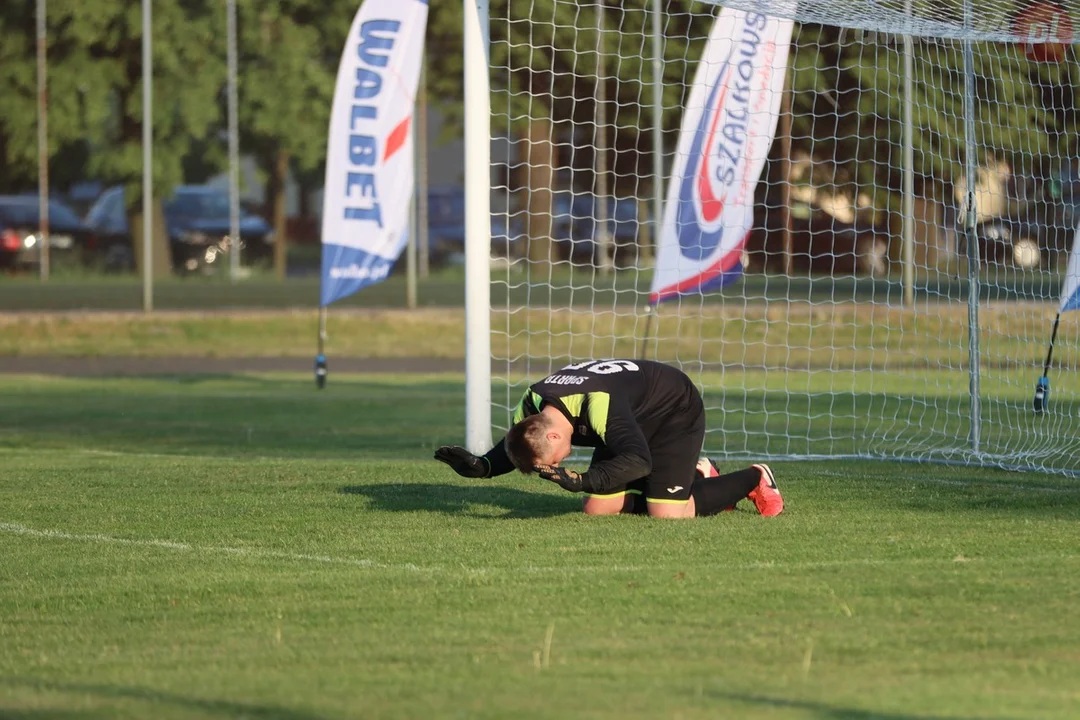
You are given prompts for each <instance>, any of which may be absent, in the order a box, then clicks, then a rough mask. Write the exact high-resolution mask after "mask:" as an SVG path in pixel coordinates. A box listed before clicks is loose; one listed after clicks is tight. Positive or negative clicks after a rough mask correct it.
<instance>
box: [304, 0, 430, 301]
mask: <svg viewBox="0 0 1080 720" xmlns="http://www.w3.org/2000/svg"><path fill="white" fill-rule="evenodd" d="M427 14H428V4H427V0H366V1H365V2H364V4H363V5H362V6H361V7H360V10H359V11H357V13H356V18H355V19H353V24H352V28H351V29H350V30H349V39H348V42H347V43H346V45H345V50H344V52H343V53H342V57H341V64H340V65H339V66H338V75H337V84H336V86H335V89H334V105H333V110H332V111H331V115H330V136H329V142H328V144H327V155H326V189H325V193H326V194H325V197H324V199H323V220H322V292H321V298H320V302H321V304H322V305H329V304H330V303H332V302H334V301H335V300H338V299H340V298H343V297H345V296H346V295H351V294H352V293H354V292H356V291H357V290H359V289H360V288H362V287H365V286H367V285H372V284H374V283H377V282H380V281H382V280H385V279H386V277H387V276H388V275H389V274H390V269H391V268H392V267H393V266H394V262H395V261H396V260H397V258H398V256H399V255H401V251H402V249H403V248H404V247H405V243H406V241H407V239H408V226H409V209H410V205H411V203H412V196H413V191H414V189H415V184H414V178H413V164H414V163H413V152H414V148H413V140H412V138H413V133H412V130H411V125H412V119H413V108H414V107H415V98H416V87H417V84H418V82H419V79H420V66H421V62H422V60H423V53H424V35H425V26H426V24H427Z"/></svg>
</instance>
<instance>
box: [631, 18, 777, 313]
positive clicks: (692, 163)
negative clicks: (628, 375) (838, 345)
mask: <svg viewBox="0 0 1080 720" xmlns="http://www.w3.org/2000/svg"><path fill="white" fill-rule="evenodd" d="M791 28H792V22H791V20H785V19H779V18H771V17H768V16H765V15H759V14H757V13H748V12H745V11H742V10H732V9H729V8H724V9H723V10H722V11H721V12H720V14H719V15H718V16H717V18H716V21H715V22H714V23H713V29H712V33H711V34H710V36H709V43H708V45H707V46H706V48H705V52H704V54H703V55H702V56H701V61H700V64H699V65H698V69H697V72H696V73H695V74H694V85H693V87H692V88H691V90H690V97H689V99H688V102H687V105H686V110H685V112H684V113H683V121H682V130H681V132H680V135H679V145H678V149H677V153H676V156H675V162H674V165H673V167H672V173H671V184H670V185H669V186H668V193H667V203H666V205H665V209H664V220H663V224H662V225H661V227H660V237H659V242H658V250H657V256H656V270H655V273H654V275H653V282H652V291H651V293H650V294H649V302H650V303H651V304H656V303H657V302H660V301H662V300H666V299H668V298H672V297H675V296H678V295H682V294H685V293H696V292H702V291H704V290H706V289H710V288H715V287H720V286H722V285H725V284H727V283H728V282H731V281H732V280H735V279H736V278H738V277H739V276H740V275H741V274H742V270H743V267H742V254H743V249H744V246H745V245H746V238H747V236H748V235H749V233H750V229H751V227H752V225H753V221H754V190H755V188H756V187H757V183H758V179H759V177H760V176H761V171H762V168H763V167H764V166H765V160H766V158H767V156H768V154H769V148H770V147H771V146H772V141H773V135H774V134H775V132H776V121H777V118H778V117H779V114H780V99H781V96H782V94H783V88H784V78H785V76H786V72H787V59H788V50H789V48H790V45H791Z"/></svg>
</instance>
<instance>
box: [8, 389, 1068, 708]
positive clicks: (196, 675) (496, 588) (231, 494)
mask: <svg viewBox="0 0 1080 720" xmlns="http://www.w3.org/2000/svg"><path fill="white" fill-rule="evenodd" d="M778 392H779V391H778ZM463 394H464V391H463V382H462V379H461V378H460V377H458V376H406V375H395V376H362V377H361V376H356V377H345V376H342V375H336V376H333V377H332V378H331V384H330V386H329V387H328V389H327V390H326V391H323V392H321V393H318V392H316V391H315V390H314V389H313V388H312V385H311V379H310V377H309V376H307V375H304V376H299V375H279V376H270V375H236V376H218V377H212V376H183V377H165V378H135V379H133V378H104V379H100V378H99V379H63V378H44V377H14V376H0V408H2V412H0V717H12V718H76V717H77V718H83V717H108V718H148V717H154V718H206V717H211V718H225V717H254V718H286V719H291V720H314V719H316V718H344V717H356V718H431V717H440V718H441V717H469V718H526V717H529V718H540V717H545V718H566V717H589V718H629V717H642V718H656V717H664V718H676V717H678V718H717V717H730V718H825V719H829V720H834V719H840V718H857V719H859V720H863V719H867V720H868V719H870V718H885V719H887V720H908V719H914V718H921V719H925V718H1036V717H1037V718H1075V717H1076V716H1077V708H1078V707H1080V687H1078V685H1077V682H1076V678H1077V677H1080V654H1078V651H1077V648H1080V619H1078V617H1077V614H1076V612H1075V608H1076V607H1077V606H1078V603H1080V526H1078V524H1077V516H1078V511H1080V485H1078V484H1077V481H1076V480H1075V479H1073V480H1069V479H1067V478H1062V477H1059V476H1047V475H1039V474H1017V473H1008V472H1004V471H997V470H980V469H971V468H956V467H946V466H936V465H931V466H927V465H915V464H898V463H872V462H827V463H823V462H799V463H776V464H774V469H775V470H776V474H777V481H778V483H779V484H780V487H781V489H782V490H783V492H784V495H785V499H786V501H787V511H786V512H785V513H784V514H783V515H781V516H780V517H778V518H773V519H764V518H761V517H759V516H758V515H757V514H756V513H755V512H753V511H752V508H751V507H750V506H749V505H748V504H747V503H745V502H744V503H743V506H742V507H740V508H739V511H737V512H734V513H725V514H723V515H720V516H717V517H713V518H706V519H698V520H693V521H687V522H674V521H666V522H665V521H650V520H648V519H646V518H639V517H614V518H586V517H584V516H582V515H581V514H580V512H578V509H579V503H580V500H579V498H577V497H575V496H572V495H570V494H568V493H565V492H563V491H561V490H560V489H559V488H557V487H555V486H554V485H551V484H545V483H543V482H541V481H539V480H537V479H535V478H521V477H519V476H506V477H503V478H498V479H491V480H465V479H463V478H459V477H457V476H456V475H454V474H453V473H452V472H451V471H450V470H449V469H448V468H446V467H444V466H442V465H439V464H437V463H435V462H434V461H432V460H431V459H430V457H431V452H432V450H433V449H434V448H435V447H436V446H438V445H439V444H443V443H451V442H460V440H461V438H462V435H463V429H462V427H463V421H464V411H463ZM734 467H735V466H733V465H730V464H729V465H728V466H726V467H725V468H722V469H734Z"/></svg>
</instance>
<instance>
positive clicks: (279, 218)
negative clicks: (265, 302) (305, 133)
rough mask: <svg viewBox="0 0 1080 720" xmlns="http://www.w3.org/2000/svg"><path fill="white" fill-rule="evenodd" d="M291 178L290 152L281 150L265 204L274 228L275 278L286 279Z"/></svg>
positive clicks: (267, 185)
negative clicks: (288, 185) (287, 201)
mask: <svg viewBox="0 0 1080 720" xmlns="http://www.w3.org/2000/svg"><path fill="white" fill-rule="evenodd" d="M288 176H289V152H288V151H287V150H281V149H279V150H278V151H277V154H276V155H275V156H274V164H273V167H272V169H271V172H270V180H269V182H267V183H266V197H265V199H264V204H265V206H266V210H267V212H268V213H269V215H270V224H271V225H273V227H274V276H275V277H276V278H277V279H278V280H284V279H285V272H286V269H287V263H288V254H289V229H288V218H287V216H286V207H285V181H286V180H287V179H288Z"/></svg>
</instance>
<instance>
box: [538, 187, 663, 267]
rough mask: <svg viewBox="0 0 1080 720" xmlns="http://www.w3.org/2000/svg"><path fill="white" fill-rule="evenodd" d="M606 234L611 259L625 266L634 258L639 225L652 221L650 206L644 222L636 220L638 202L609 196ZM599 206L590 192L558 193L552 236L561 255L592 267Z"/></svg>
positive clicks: (553, 216)
mask: <svg viewBox="0 0 1080 720" xmlns="http://www.w3.org/2000/svg"><path fill="white" fill-rule="evenodd" d="M605 205H606V208H607V213H606V214H607V231H608V237H609V239H610V241H611V243H612V246H613V247H612V254H613V260H614V261H615V263H616V264H618V265H628V264H632V263H633V262H635V260H636V257H637V250H638V242H639V234H640V232H641V225H642V224H645V223H649V222H651V221H652V220H651V209H652V208H651V207H650V208H648V210H649V211H650V212H649V213H647V215H648V216H647V217H646V218H644V219H641V218H639V207H638V206H639V201H638V199H637V198H635V197H618V198H616V197H608V198H607V202H606V203H605ZM598 206H599V203H598V202H597V198H596V196H595V195H593V194H591V193H574V192H570V191H566V190H561V191H558V192H556V193H555V196H554V199H553V201H552V223H551V237H552V239H553V240H554V241H555V242H556V244H557V245H558V246H559V247H560V249H561V253H562V255H563V256H564V257H565V258H566V259H569V260H571V261H572V262H577V263H584V264H594V263H596V262H597V260H598V259H599V258H598V256H597V251H598V245H597V225H598V216H599V212H598V210H599V207H598Z"/></svg>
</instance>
